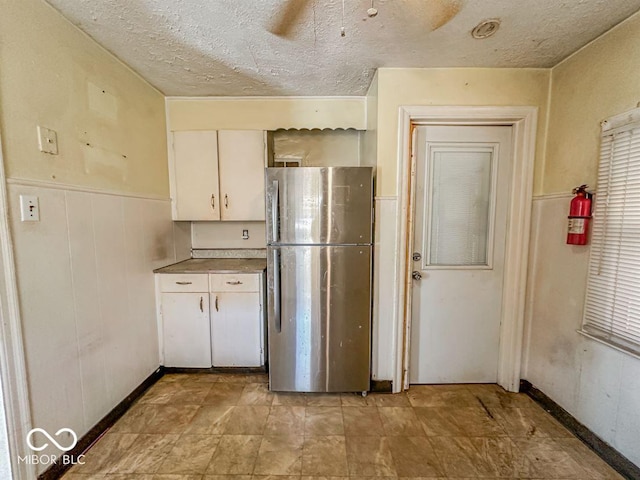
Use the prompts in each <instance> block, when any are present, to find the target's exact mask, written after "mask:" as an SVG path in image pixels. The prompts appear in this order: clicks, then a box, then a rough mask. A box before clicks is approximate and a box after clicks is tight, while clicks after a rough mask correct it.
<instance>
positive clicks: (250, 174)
mask: <svg viewBox="0 0 640 480" xmlns="http://www.w3.org/2000/svg"><path fill="white" fill-rule="evenodd" d="M218 158H219V165H220V195H221V199H222V202H221V203H220V217H221V218H222V220H264V165H265V161H264V160H265V137H264V132H263V131H261V130H219V131H218Z"/></svg>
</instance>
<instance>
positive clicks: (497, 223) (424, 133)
mask: <svg viewBox="0 0 640 480" xmlns="http://www.w3.org/2000/svg"><path fill="white" fill-rule="evenodd" d="M511 130H512V129H511V127H505V126H421V127H418V128H417V132H416V137H415V138H416V140H415V141H416V148H415V149H414V151H415V152H416V153H415V155H416V167H417V170H416V172H417V176H416V186H415V218H414V220H415V224H414V232H415V233H414V249H413V252H414V253H413V260H414V261H413V276H414V280H413V297H412V318H411V347H410V360H409V381H410V383H494V382H496V380H497V370H498V349H499V343H500V313H501V304H502V290H503V270H504V255H505V243H506V227H507V213H508V204H509V195H510V179H511V170H512V161H511V159H512V140H511Z"/></svg>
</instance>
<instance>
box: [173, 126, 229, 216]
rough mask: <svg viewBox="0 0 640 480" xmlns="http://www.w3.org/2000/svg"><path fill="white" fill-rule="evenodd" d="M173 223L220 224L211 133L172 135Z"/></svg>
mask: <svg viewBox="0 0 640 480" xmlns="http://www.w3.org/2000/svg"><path fill="white" fill-rule="evenodd" d="M173 164H174V168H173V185H174V187H175V188H174V190H173V196H174V198H173V201H174V206H175V208H174V218H173V219H174V220H220V194H219V188H218V137H217V132H216V131H215V130H210V131H197V132H195V131H194V132H191V131H187V132H173Z"/></svg>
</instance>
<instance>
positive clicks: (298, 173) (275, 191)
mask: <svg viewBox="0 0 640 480" xmlns="http://www.w3.org/2000/svg"><path fill="white" fill-rule="evenodd" d="M372 175H373V169H372V168H371V167H300V168H267V172H266V191H267V193H266V195H267V243H268V244H270V245H273V244H281V245H300V244H302V245H317V244H331V245H339V244H351V245H355V244H369V243H371V224H372V222H371V212H372V183H373V181H372V178H373V177H372Z"/></svg>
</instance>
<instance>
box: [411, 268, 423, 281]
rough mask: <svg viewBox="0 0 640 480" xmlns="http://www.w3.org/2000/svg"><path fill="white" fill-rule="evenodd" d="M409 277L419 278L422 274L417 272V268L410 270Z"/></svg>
mask: <svg viewBox="0 0 640 480" xmlns="http://www.w3.org/2000/svg"><path fill="white" fill-rule="evenodd" d="M411 277H412V278H413V279H414V280H420V279H422V274H421V273H420V272H418V271H417V270H414V271H413V272H411Z"/></svg>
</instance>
